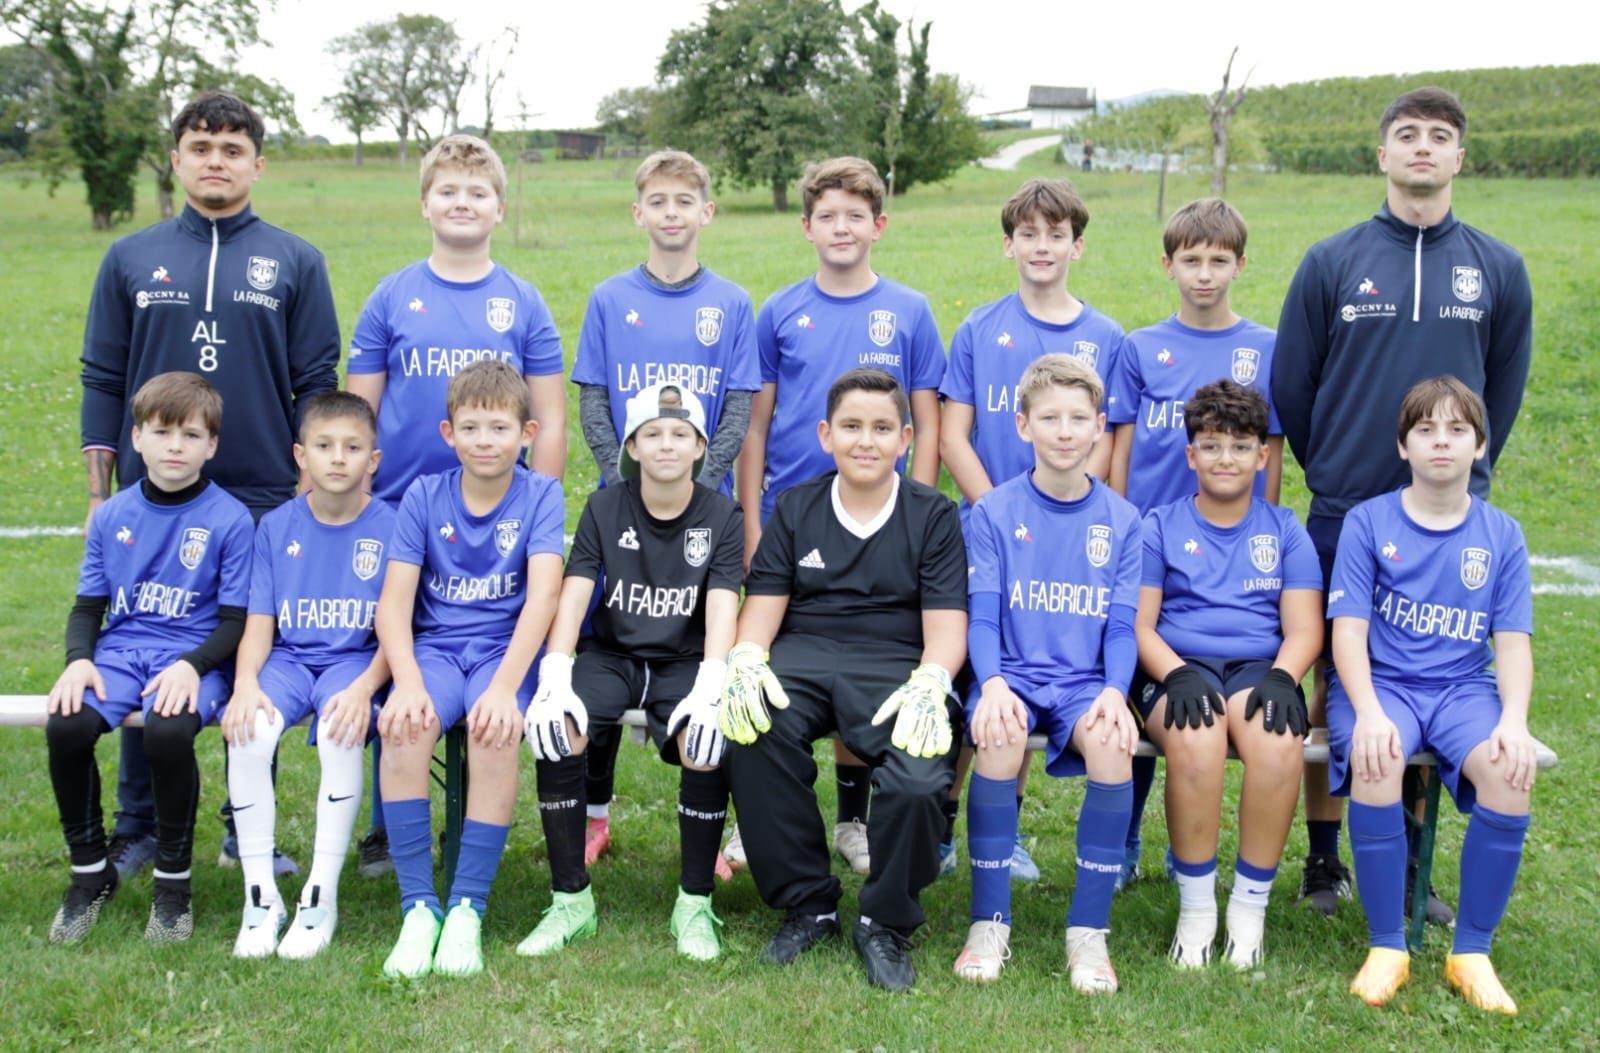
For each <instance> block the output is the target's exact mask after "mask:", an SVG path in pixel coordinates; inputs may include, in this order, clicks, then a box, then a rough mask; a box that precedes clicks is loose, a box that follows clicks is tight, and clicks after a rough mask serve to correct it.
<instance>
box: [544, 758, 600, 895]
mask: <svg viewBox="0 0 1600 1053" xmlns="http://www.w3.org/2000/svg"><path fill="white" fill-rule="evenodd" d="M588 768H589V762H588V760H587V759H586V758H585V757H583V756H577V757H563V758H562V759H561V760H558V761H545V760H542V761H538V762H536V763H535V764H534V771H535V773H536V774H537V777H538V781H539V824H540V825H541V826H543V827H544V843H545V848H546V850H547V851H548V852H549V854H550V887H551V888H553V889H555V890H556V891H557V892H582V891H583V890H584V889H585V888H587V887H588V885H589V872H588V871H587V870H585V869H584V867H583V819H584V814H583V780H584V773H585V772H587V771H588Z"/></svg>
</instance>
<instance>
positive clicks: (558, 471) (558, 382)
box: [527, 373, 567, 479]
mask: <svg viewBox="0 0 1600 1053" xmlns="http://www.w3.org/2000/svg"><path fill="white" fill-rule="evenodd" d="M527 384H528V405H529V406H531V407H532V408H533V419H534V420H536V421H538V422H539V434H538V435H536V436H534V440H533V470H534V471H536V472H540V473H542V474H544V475H548V476H550V477H551V478H552V479H563V478H565V477H566V474H567V388H566V378H565V377H563V376H562V374H560V373H551V374H549V375H546V376H536V377H529V378H528V379H527Z"/></svg>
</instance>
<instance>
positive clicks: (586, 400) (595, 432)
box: [578, 384, 622, 486]
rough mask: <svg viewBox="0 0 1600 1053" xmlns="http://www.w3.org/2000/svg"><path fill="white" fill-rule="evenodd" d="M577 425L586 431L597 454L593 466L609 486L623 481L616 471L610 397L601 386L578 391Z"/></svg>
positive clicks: (618, 445)
mask: <svg viewBox="0 0 1600 1053" xmlns="http://www.w3.org/2000/svg"><path fill="white" fill-rule="evenodd" d="M578 423H579V426H580V427H581V428H582V429H583V440H584V442H586V443H588V444H589V452H590V453H592V454H594V464H595V467H596V468H597V469H599V471H600V477H601V478H602V479H604V480H605V481H606V484H607V485H611V486H614V485H616V484H617V483H619V482H621V481H622V475H621V473H619V472H618V471H617V452H618V450H619V449H620V448H621V443H619V442H617V426H616V424H615V423H614V422H613V421H612V419H611V395H610V393H609V392H608V391H606V389H605V388H603V387H601V386H600V385H599V384H582V385H580V386H579V387H578Z"/></svg>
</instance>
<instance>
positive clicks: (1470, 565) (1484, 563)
mask: <svg viewBox="0 0 1600 1053" xmlns="http://www.w3.org/2000/svg"><path fill="white" fill-rule="evenodd" d="M1488 580H1489V550H1488V549H1486V548H1464V549H1462V550H1461V584H1463V585H1465V586H1466V587H1467V588H1469V589H1471V590H1473V591H1474V592H1476V591H1477V590H1478V589H1481V588H1483V586H1484V583H1485V582H1487V581H1488Z"/></svg>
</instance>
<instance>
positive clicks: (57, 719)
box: [44, 706, 108, 754]
mask: <svg viewBox="0 0 1600 1053" xmlns="http://www.w3.org/2000/svg"><path fill="white" fill-rule="evenodd" d="M107 730H108V729H107V728H106V722H105V720H104V719H103V718H102V717H101V716H100V714H99V713H97V712H95V711H94V710H93V709H90V708H89V707H88V706H84V707H83V708H82V709H80V710H78V711H77V712H76V713H73V714H71V715H70V716H69V715H67V714H64V713H51V714H50V715H49V716H48V717H46V718H45V722H44V738H45V742H46V744H47V745H48V746H49V747H50V752H51V753H63V754H66V753H91V754H92V753H93V752H94V746H95V743H96V742H99V741H100V736H101V735H103V734H105V732H106V731H107Z"/></svg>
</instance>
